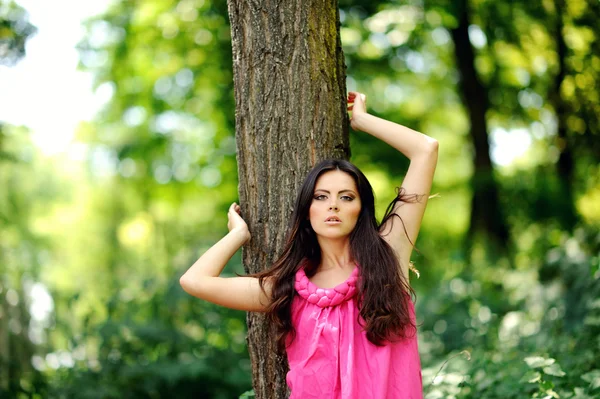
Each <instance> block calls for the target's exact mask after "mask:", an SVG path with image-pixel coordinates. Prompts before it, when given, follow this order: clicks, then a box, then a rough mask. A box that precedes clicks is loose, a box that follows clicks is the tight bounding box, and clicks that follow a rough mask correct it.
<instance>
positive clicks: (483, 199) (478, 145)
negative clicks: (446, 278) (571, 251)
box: [450, 0, 509, 250]
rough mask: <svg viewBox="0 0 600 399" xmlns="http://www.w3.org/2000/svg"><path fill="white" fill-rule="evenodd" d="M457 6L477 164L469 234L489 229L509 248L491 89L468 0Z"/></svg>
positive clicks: (459, 57)
mask: <svg viewBox="0 0 600 399" xmlns="http://www.w3.org/2000/svg"><path fill="white" fill-rule="evenodd" d="M455 7H456V8H457V10H456V13H457V15H456V19H457V21H458V24H457V26H455V27H454V28H452V29H450V33H451V35H452V40H453V41H454V52H455V56H456V64H457V67H458V70H459V71H460V84H459V87H460V92H461V95H462V98H463V102H464V104H465V107H466V108H467V110H468V114H469V122H470V129H469V133H470V136H471V139H472V142H473V149H474V151H473V162H474V166H475V167H474V172H473V177H472V178H471V188H472V190H473V197H472V199H471V221H470V223H469V233H468V235H469V237H468V238H469V241H472V240H473V239H474V237H475V236H476V235H477V233H485V234H487V235H488V237H489V238H490V239H491V240H490V241H492V242H494V243H495V244H497V245H498V246H499V247H500V248H503V249H505V250H506V247H507V244H508V240H509V232H508V226H507V225H506V221H505V219H504V216H503V212H502V209H501V206H500V201H499V198H498V185H497V183H496V179H495V177H494V167H493V165H492V160H491V158H490V145H489V142H488V127H487V120H486V114H487V112H488V109H489V99H488V92H487V88H486V86H485V85H484V84H483V82H482V81H481V79H480V78H479V76H478V73H477V70H476V68H475V53H474V51H473V47H472V46H471V42H470V40H469V26H470V25H471V21H470V16H469V5H468V2H467V0H462V1H460V2H458V3H457V4H455Z"/></svg>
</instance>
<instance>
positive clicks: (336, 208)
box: [329, 204, 340, 211]
mask: <svg viewBox="0 0 600 399" xmlns="http://www.w3.org/2000/svg"><path fill="white" fill-rule="evenodd" d="M329 210H330V211H339V210H340V208H338V206H337V204H330V205H329Z"/></svg>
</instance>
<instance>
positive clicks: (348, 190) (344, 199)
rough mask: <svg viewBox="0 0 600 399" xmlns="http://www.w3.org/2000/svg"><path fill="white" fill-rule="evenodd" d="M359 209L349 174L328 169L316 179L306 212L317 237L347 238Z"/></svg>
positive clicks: (353, 184) (354, 184)
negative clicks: (311, 198) (307, 211)
mask: <svg viewBox="0 0 600 399" xmlns="http://www.w3.org/2000/svg"><path fill="white" fill-rule="evenodd" d="M360 210H361V202H360V197H359V195H358V189H357V187H356V183H355V181H354V178H352V176H351V175H349V174H348V173H346V172H342V171H340V170H332V171H329V172H325V173H323V174H322V175H321V176H319V178H318V179H317V183H316V184H315V192H314V195H313V200H312V203H311V205H310V211H309V219H310V225H311V226H312V228H313V230H314V231H315V233H316V234H317V236H318V237H326V238H344V237H347V236H349V235H350V233H351V232H352V231H353V230H354V227H355V226H356V221H357V220H358V215H359V214H360Z"/></svg>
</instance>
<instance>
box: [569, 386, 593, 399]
mask: <svg viewBox="0 0 600 399" xmlns="http://www.w3.org/2000/svg"><path fill="white" fill-rule="evenodd" d="M570 399H592V397H591V396H589V395H587V394H586V393H585V390H584V389H583V388H575V396H571V397H570Z"/></svg>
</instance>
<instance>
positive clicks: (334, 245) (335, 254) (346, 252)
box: [319, 238, 354, 271]
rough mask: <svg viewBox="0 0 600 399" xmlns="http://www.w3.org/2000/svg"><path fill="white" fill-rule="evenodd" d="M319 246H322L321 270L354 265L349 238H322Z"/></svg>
mask: <svg viewBox="0 0 600 399" xmlns="http://www.w3.org/2000/svg"><path fill="white" fill-rule="evenodd" d="M319 246H320V247H321V264H320V265H319V271H324V270H329V269H334V268H337V269H346V268H348V267H350V266H352V267H354V259H353V258H352V251H351V250H350V240H349V239H343V240H331V239H323V238H321V239H319Z"/></svg>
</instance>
